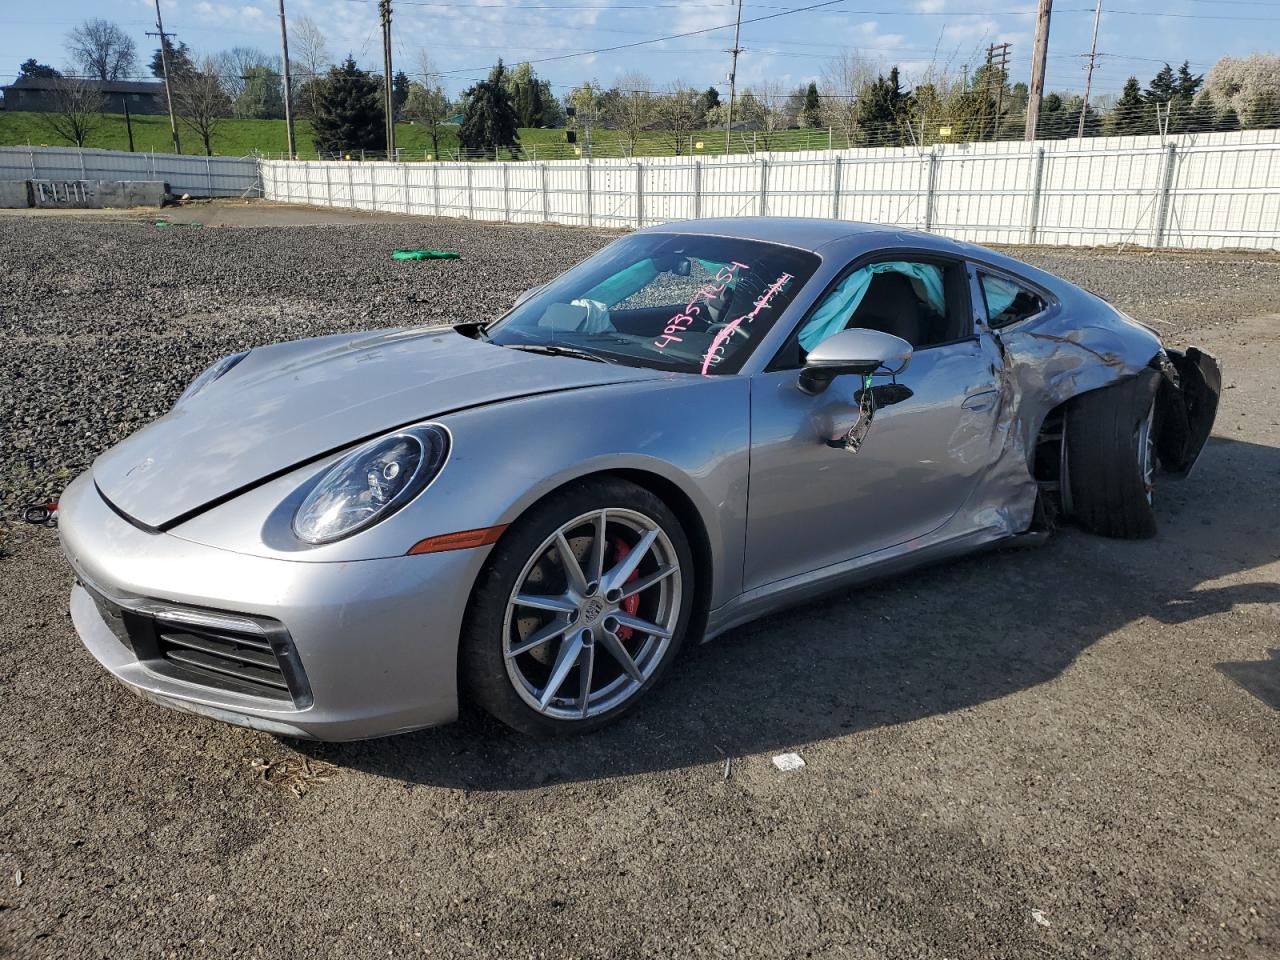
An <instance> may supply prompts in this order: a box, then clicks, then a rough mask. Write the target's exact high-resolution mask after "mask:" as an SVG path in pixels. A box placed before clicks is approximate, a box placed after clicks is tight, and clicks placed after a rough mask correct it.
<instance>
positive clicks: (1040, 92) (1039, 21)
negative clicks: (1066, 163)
mask: <svg viewBox="0 0 1280 960" xmlns="http://www.w3.org/2000/svg"><path fill="white" fill-rule="evenodd" d="M1052 13H1053V0H1040V9H1039V10H1038V11H1037V13H1036V47H1035V52H1034V53H1033V54H1032V56H1031V96H1030V97H1029V98H1028V100H1027V130H1026V134H1025V136H1024V137H1023V139H1025V140H1034V139H1035V138H1036V123H1037V121H1039V119H1040V100H1041V98H1042V97H1044V70H1045V64H1046V62H1047V61H1048V59H1049V17H1050V15H1051V14H1052Z"/></svg>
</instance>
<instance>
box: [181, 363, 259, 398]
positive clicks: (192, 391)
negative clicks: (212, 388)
mask: <svg viewBox="0 0 1280 960" xmlns="http://www.w3.org/2000/svg"><path fill="white" fill-rule="evenodd" d="M248 355H249V351H248V350H242V351H241V352H240V353H233V354H232V355H231V356H229V357H223V358H222V359H221V360H218V361H216V362H215V363H213V364H212V365H211V366H210V367H209V369H207V370H205V371H204V373H202V374H200V376H198V377H196V378H195V379H194V380H192V381H191V383H190V385H189V386H188V387H187V389H185V390H183V391H182V396H180V397H179V398H178V402H177V403H175V404H174V406H175V407H180V406H182V405H183V404H184V403H186V402H187V401H188V400H190V399H191V398H192V397H194V396H195V395H196V394H197V393H199V392H200V391H201V390H203V389H204V388H205V387H207V386H209V385H210V384H211V383H213V381H215V380H217V379H218V378H219V377H221V376H223V375H224V374H226V373H227V372H228V371H229V370H230V369H231V368H232V367H234V366H235V365H236V364H237V363H239V362H240V361H241V360H243V359H244V358H245V357H247V356H248Z"/></svg>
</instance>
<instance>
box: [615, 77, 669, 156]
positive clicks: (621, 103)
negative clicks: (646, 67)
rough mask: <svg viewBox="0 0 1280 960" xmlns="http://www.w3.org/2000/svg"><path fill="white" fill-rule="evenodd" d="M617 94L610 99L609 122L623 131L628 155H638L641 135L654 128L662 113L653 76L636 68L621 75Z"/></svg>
mask: <svg viewBox="0 0 1280 960" xmlns="http://www.w3.org/2000/svg"><path fill="white" fill-rule="evenodd" d="M617 93H618V96H617V97H612V98H610V103H609V114H608V116H607V117H606V119H607V120H608V122H609V125H610V126H612V127H615V128H616V129H618V130H620V131H621V132H622V139H623V141H624V142H625V143H626V146H627V154H628V155H629V156H631V155H634V154H635V152H636V144H637V143H638V142H639V140H640V134H641V132H642V131H644V130H648V129H650V128H651V127H652V126H653V124H654V121H655V120H656V119H657V114H658V98H657V97H655V96H654V95H653V85H652V84H651V83H650V82H649V78H648V77H646V76H645V75H644V74H642V73H636V72H634V71H632V72H627V73H624V74H622V76H620V77H619V78H618V86H617Z"/></svg>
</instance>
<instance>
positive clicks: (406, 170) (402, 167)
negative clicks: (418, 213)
mask: <svg viewBox="0 0 1280 960" xmlns="http://www.w3.org/2000/svg"><path fill="white" fill-rule="evenodd" d="M400 173H401V174H402V175H403V176H402V178H401V179H402V180H403V181H404V212H405V213H406V214H407V213H408V212H409V165H408V164H407V163H402V164H400Z"/></svg>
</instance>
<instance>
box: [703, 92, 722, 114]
mask: <svg viewBox="0 0 1280 960" xmlns="http://www.w3.org/2000/svg"><path fill="white" fill-rule="evenodd" d="M701 100H702V103H701V105H700V107H701V112H702V115H703V116H704V117H705V116H706V115H707V114H708V113H710V112H711V111H712V110H715V109H716V108H717V107H719V106H720V91H719V90H717V89H716V88H715V87H707V89H706V90H704V91H703V92H702V97H701Z"/></svg>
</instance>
